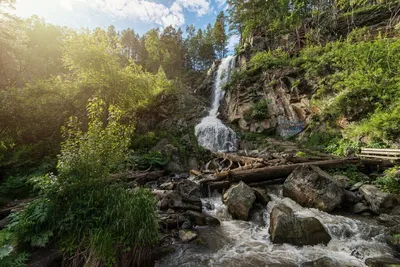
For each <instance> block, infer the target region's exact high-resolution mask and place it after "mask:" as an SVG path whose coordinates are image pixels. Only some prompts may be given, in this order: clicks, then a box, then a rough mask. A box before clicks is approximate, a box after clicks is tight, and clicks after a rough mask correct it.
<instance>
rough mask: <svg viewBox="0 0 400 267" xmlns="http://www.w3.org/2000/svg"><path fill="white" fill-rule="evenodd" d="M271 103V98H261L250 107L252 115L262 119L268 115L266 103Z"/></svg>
mask: <svg viewBox="0 0 400 267" xmlns="http://www.w3.org/2000/svg"><path fill="white" fill-rule="evenodd" d="M270 103H271V99H262V100H260V101H259V102H257V103H255V104H254V106H253V108H252V115H251V116H252V117H253V118H254V119H255V120H264V119H266V118H267V117H268V105H269V104H270Z"/></svg>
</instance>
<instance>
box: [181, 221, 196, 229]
mask: <svg viewBox="0 0 400 267" xmlns="http://www.w3.org/2000/svg"><path fill="white" fill-rule="evenodd" d="M192 228H193V224H192V222H191V221H190V220H187V221H184V222H183V223H182V226H181V229H182V230H190V229H192Z"/></svg>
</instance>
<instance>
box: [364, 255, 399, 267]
mask: <svg viewBox="0 0 400 267" xmlns="http://www.w3.org/2000/svg"><path fill="white" fill-rule="evenodd" d="M365 264H366V265H367V266H368V267H400V260H397V259H394V258H391V257H385V256H382V257H375V258H369V259H367V260H366V261H365Z"/></svg>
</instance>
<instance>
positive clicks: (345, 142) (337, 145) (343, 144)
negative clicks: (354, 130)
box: [326, 139, 363, 156]
mask: <svg viewBox="0 0 400 267" xmlns="http://www.w3.org/2000/svg"><path fill="white" fill-rule="evenodd" d="M362 146H363V143H361V142H355V141H353V140H350V139H340V140H338V141H336V142H330V143H329V145H328V146H327V148H326V151H327V152H330V153H332V154H334V155H337V156H347V154H348V152H352V153H353V154H355V153H359V152H360V150H361V147H362Z"/></svg>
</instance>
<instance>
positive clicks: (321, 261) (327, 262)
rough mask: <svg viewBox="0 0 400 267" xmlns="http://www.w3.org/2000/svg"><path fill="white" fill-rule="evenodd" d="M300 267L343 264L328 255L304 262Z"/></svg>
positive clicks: (323, 266) (338, 265) (328, 266)
mask: <svg viewBox="0 0 400 267" xmlns="http://www.w3.org/2000/svg"><path fill="white" fill-rule="evenodd" d="M300 266H301V267H342V266H343V264H341V263H340V262H338V261H337V260H335V259H332V258H330V257H326V256H325V257H322V258H319V259H317V260H315V261H310V262H305V263H303V264H301V265H300Z"/></svg>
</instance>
